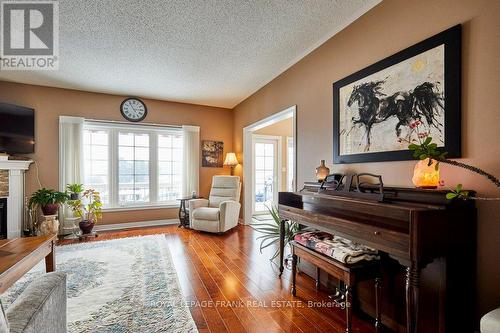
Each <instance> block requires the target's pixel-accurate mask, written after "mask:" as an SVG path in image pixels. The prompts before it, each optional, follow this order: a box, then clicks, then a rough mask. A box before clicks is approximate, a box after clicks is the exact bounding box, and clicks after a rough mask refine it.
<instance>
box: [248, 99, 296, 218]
mask: <svg viewBox="0 0 500 333" xmlns="http://www.w3.org/2000/svg"><path fill="white" fill-rule="evenodd" d="M292 117H293V138H294V140H293V152H294V169H293V172H294V178H295V179H297V106H296V105H293V106H290V107H288V108H286V109H285V110H283V111H280V112H278V113H275V114H273V115H271V116H269V117H267V118H264V119H262V120H259V121H257V122H255V123H253V124H251V125H248V126H246V127H244V128H243V161H244V162H243V181H244V185H245V186H244V189H243V203H244V210H243V223H244V224H251V223H252V187H253V185H252V184H253V172H252V169H253V167H252V165H253V152H252V133H253V132H255V131H257V130H259V129H261V128H264V127H267V126H269V125H272V124H274V123H277V122H279V121H282V120H285V119H288V118H292ZM280 173H281V172H280ZM296 184H297V181H295V184H294V187H295V189H294V190H297V185H296Z"/></svg>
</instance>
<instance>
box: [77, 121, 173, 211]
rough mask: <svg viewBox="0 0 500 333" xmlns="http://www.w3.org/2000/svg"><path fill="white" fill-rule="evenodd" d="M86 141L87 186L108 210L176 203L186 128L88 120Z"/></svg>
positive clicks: (85, 131)
mask: <svg viewBox="0 0 500 333" xmlns="http://www.w3.org/2000/svg"><path fill="white" fill-rule="evenodd" d="M84 145H85V149H84V161H85V162H84V163H85V166H84V169H85V172H84V184H85V186H87V187H92V188H95V189H96V190H98V191H99V192H100V193H101V196H102V199H103V204H104V207H105V208H120V207H132V206H138V207H140V206H157V205H174V204H176V203H177V202H176V199H177V198H179V197H180V196H181V195H182V187H183V186H182V185H183V184H182V182H183V174H182V171H183V148H182V147H183V135H182V130H181V129H178V128H173V127H172V128H171V127H155V126H141V125H132V126H126V125H121V124H109V123H104V122H103V123H100V122H94V121H88V122H86V123H85V125H84Z"/></svg>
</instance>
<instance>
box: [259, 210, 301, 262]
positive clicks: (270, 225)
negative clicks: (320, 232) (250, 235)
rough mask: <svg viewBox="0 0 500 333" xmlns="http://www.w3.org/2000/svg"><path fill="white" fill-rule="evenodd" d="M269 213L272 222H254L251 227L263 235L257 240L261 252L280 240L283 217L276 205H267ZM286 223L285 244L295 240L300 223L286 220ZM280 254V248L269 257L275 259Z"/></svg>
mask: <svg viewBox="0 0 500 333" xmlns="http://www.w3.org/2000/svg"><path fill="white" fill-rule="evenodd" d="M266 208H267V210H268V211H269V214H271V216H272V218H273V220H272V222H264V223H258V224H254V225H252V226H251V227H252V228H253V229H254V230H256V231H257V232H259V233H261V234H262V235H261V236H259V237H257V240H260V241H261V242H260V248H259V250H260V253H262V250H264V249H265V248H267V247H269V246H271V245H273V244H276V243H278V242H279V240H280V224H281V218H280V217H279V212H278V208H276V206H274V205H271V206H270V207H269V206H266ZM283 223H284V224H285V246H286V245H288V243H290V241H292V240H293V238H294V237H295V235H296V234H297V233H298V232H299V225H298V223H296V222H292V221H288V220H286V221H284V222H283ZM278 255H279V248H278V249H277V250H276V251H275V252H274V254H273V256H272V257H271V258H270V259H269V260H271V261H273V260H274V259H275V258H276V257H277V256H278Z"/></svg>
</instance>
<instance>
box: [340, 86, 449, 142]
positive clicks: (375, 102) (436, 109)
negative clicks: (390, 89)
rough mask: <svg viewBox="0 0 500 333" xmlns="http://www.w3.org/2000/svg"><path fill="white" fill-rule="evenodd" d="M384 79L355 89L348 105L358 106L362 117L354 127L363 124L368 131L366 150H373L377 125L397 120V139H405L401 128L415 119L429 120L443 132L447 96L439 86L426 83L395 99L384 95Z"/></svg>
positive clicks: (404, 92) (428, 124) (396, 95)
mask: <svg viewBox="0 0 500 333" xmlns="http://www.w3.org/2000/svg"><path fill="white" fill-rule="evenodd" d="M384 83H385V81H384V80H382V81H375V82H367V83H362V84H360V85H357V86H354V88H353V91H352V93H351V96H350V98H349V101H348V102H347V106H348V107H351V105H353V104H354V103H355V102H357V103H358V111H359V117H358V118H355V117H353V118H352V122H353V127H354V126H356V125H358V124H360V125H362V126H364V127H365V130H366V148H365V150H366V151H368V150H370V143H371V130H372V127H373V125H374V124H377V123H381V122H383V121H386V120H387V119H388V118H390V117H397V118H398V123H397V125H396V128H395V130H396V136H397V137H398V138H399V137H400V136H401V126H410V124H411V123H412V122H413V121H415V120H420V121H421V120H422V118H425V120H426V123H427V126H428V127H431V126H432V127H434V128H436V129H437V130H438V131H440V132H441V128H442V126H443V124H442V123H440V122H439V120H438V117H437V116H438V115H439V114H440V112H441V110H443V109H444V105H443V97H442V96H441V93H440V92H439V90H438V88H437V86H436V85H435V84H433V83H430V82H424V83H422V84H420V85H418V86H416V87H415V89H413V90H410V91H399V92H396V93H394V94H393V95H391V96H387V95H386V94H384V93H382V92H381V90H382V88H383V84H384Z"/></svg>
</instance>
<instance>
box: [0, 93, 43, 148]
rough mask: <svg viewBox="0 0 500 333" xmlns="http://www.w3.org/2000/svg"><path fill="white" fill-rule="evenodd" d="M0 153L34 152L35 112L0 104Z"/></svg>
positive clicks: (21, 107)
mask: <svg viewBox="0 0 500 333" xmlns="http://www.w3.org/2000/svg"><path fill="white" fill-rule="evenodd" d="M0 152H2V153H7V154H30V153H34V152H35V110H33V109H30V108H26V107H23V106H17V105H12V104H6V103H0Z"/></svg>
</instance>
